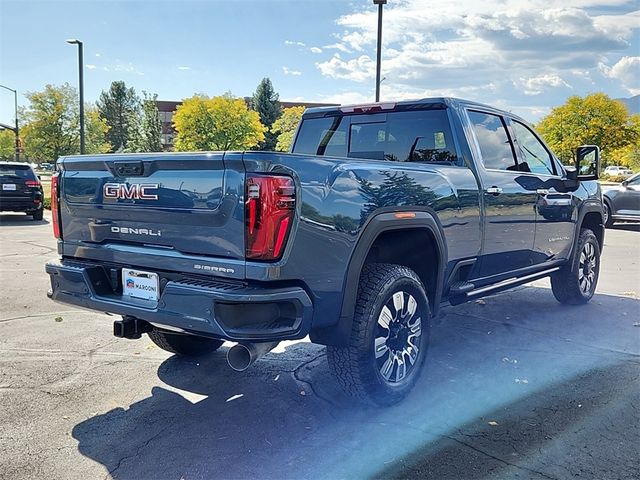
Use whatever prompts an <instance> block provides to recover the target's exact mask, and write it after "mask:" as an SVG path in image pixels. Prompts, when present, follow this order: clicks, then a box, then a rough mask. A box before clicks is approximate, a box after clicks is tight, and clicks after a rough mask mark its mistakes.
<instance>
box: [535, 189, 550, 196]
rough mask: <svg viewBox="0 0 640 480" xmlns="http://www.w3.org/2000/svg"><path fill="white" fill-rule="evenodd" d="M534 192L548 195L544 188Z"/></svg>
mask: <svg viewBox="0 0 640 480" xmlns="http://www.w3.org/2000/svg"><path fill="white" fill-rule="evenodd" d="M536 193H537V194H538V195H549V190H547V189H546V188H539V189H537V190H536Z"/></svg>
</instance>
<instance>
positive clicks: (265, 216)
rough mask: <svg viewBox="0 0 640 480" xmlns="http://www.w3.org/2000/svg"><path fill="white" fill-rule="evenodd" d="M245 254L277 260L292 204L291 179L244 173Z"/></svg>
mask: <svg viewBox="0 0 640 480" xmlns="http://www.w3.org/2000/svg"><path fill="white" fill-rule="evenodd" d="M246 187H247V192H246V193H247V202H246V206H245V218H246V237H247V243H246V245H247V246H246V256H247V258H250V259H253V260H277V259H279V258H280V257H281V256H282V251H283V250H284V246H285V245H286V242H287V237H288V236H289V231H290V230H291V224H292V222H293V215H294V213H295V206H296V189H295V184H294V183H293V179H292V178H290V177H285V176H276V175H247V184H246Z"/></svg>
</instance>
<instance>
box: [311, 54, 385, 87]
mask: <svg viewBox="0 0 640 480" xmlns="http://www.w3.org/2000/svg"><path fill="white" fill-rule="evenodd" d="M316 66H317V67H318V68H319V69H320V72H322V74H323V75H325V76H327V77H333V78H342V79H347V80H353V81H356V82H364V81H365V80H369V79H371V78H372V75H373V73H374V72H375V69H376V64H375V62H374V61H373V60H372V59H371V58H369V56H367V55H361V56H360V57H358V58H354V59H351V60H346V61H345V60H342V58H340V55H338V54H337V53H336V54H335V55H334V56H333V58H331V60H328V61H326V62H321V63H316Z"/></svg>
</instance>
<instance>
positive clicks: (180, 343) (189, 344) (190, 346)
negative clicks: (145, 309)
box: [147, 328, 224, 357]
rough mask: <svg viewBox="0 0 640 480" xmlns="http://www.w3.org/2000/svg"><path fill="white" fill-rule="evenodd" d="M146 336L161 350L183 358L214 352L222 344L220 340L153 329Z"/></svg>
mask: <svg viewBox="0 0 640 480" xmlns="http://www.w3.org/2000/svg"><path fill="white" fill-rule="evenodd" d="M147 335H149V338H150V339H151V341H152V342H153V343H155V344H156V345H157V346H158V347H160V348H161V349H163V350H166V351H167V352H171V353H175V354H177V355H182V356H185V357H196V356H200V355H206V354H207V353H211V352H214V351H216V350H217V349H218V348H220V347H221V346H222V344H223V343H224V342H223V341H222V340H216V339H213V338H206V337H197V336H195V335H185V334H183V333H174V332H168V331H167V330H161V329H159V328H154V329H153V330H151V331H150V332H149V333H148V334H147Z"/></svg>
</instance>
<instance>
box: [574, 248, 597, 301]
mask: <svg viewBox="0 0 640 480" xmlns="http://www.w3.org/2000/svg"><path fill="white" fill-rule="evenodd" d="M596 262H597V259H596V250H595V248H593V244H592V243H590V242H587V243H585V244H584V246H583V247H582V252H580V265H579V266H578V283H579V284H580V290H581V291H582V293H584V294H585V295H588V294H589V293H590V292H591V288H592V287H593V285H594V283H595V279H596V269H597V263H596Z"/></svg>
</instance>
